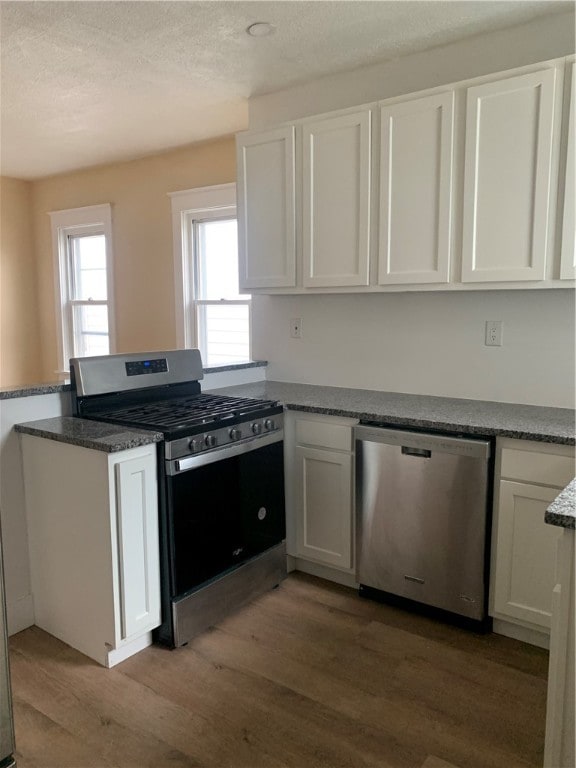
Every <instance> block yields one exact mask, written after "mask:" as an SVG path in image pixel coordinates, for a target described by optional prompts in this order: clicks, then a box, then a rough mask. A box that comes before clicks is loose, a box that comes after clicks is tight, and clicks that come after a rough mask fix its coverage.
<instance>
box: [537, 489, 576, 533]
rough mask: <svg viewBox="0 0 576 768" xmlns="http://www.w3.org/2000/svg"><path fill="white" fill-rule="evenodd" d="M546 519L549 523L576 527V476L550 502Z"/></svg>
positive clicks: (545, 515) (562, 526) (563, 526)
mask: <svg viewBox="0 0 576 768" xmlns="http://www.w3.org/2000/svg"><path fill="white" fill-rule="evenodd" d="M544 521H545V522H546V523H548V524H549V525H558V526H560V527H561V528H572V529H576V478H574V480H572V482H571V483H569V484H568V485H567V486H566V488H564V490H563V491H562V492H561V493H560V494H558V496H556V498H555V499H554V501H553V502H552V504H550V506H549V507H548V509H547V510H546V513H545V514H544Z"/></svg>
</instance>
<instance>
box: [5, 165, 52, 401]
mask: <svg viewBox="0 0 576 768" xmlns="http://www.w3.org/2000/svg"><path fill="white" fill-rule="evenodd" d="M31 195H32V185H31V183H30V182H27V181H20V180H19V179H10V178H7V177H2V178H1V179H0V386H3V387H7V386H11V385H12V384H33V383H35V382H37V381H41V380H42V361H41V357H40V343H39V334H38V314H37V305H38V297H37V280H36V265H35V260H34V243H33V237H32V219H31V208H30V201H31Z"/></svg>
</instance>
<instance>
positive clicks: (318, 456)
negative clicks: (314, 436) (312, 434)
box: [295, 445, 352, 568]
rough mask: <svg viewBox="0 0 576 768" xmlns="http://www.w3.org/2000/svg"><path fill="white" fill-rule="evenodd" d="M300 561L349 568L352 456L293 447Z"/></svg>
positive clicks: (350, 556) (350, 560)
mask: <svg viewBox="0 0 576 768" xmlns="http://www.w3.org/2000/svg"><path fill="white" fill-rule="evenodd" d="M295 481H296V488H297V494H298V499H299V508H298V513H299V514H298V521H297V529H296V530H297V534H296V535H297V539H296V546H297V552H298V555H299V556H300V557H308V558H311V559H312V560H317V561H318V562H321V563H325V564H326V565H335V566H337V567H338V568H351V567H352V515H351V503H352V487H351V486H352V456H351V454H349V453H336V452H335V451H325V450H320V449H318V448H307V447H303V446H300V445H298V446H296V477H295Z"/></svg>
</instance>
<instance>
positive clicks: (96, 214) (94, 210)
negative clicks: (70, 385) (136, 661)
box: [48, 203, 116, 377]
mask: <svg viewBox="0 0 576 768" xmlns="http://www.w3.org/2000/svg"><path fill="white" fill-rule="evenodd" d="M48 215H49V216H50V223H51V226H52V263H53V269H54V291H55V296H54V306H55V308H56V327H57V341H58V365H59V366H60V367H59V370H57V371H55V373H56V374H58V375H59V376H60V377H68V376H69V373H70V371H69V358H70V357H71V356H72V350H71V349H70V343H71V341H70V340H71V333H72V326H71V318H70V313H69V311H68V307H69V306H70V295H69V274H68V270H69V266H68V259H67V254H68V244H67V238H68V236H69V235H82V234H91V233H92V232H93V231H94V229H95V227H98V229H99V230H100V229H103V230H104V235H105V238H106V284H107V291H108V298H107V302H106V303H107V304H108V335H109V340H110V353H111V354H112V353H114V352H115V351H116V316H115V311H114V305H115V301H114V279H113V269H112V267H113V250H112V206H111V205H110V204H109V203H104V204H102V205H87V206H85V207H83V208H69V209H67V210H64V211H50V212H49V214H48Z"/></svg>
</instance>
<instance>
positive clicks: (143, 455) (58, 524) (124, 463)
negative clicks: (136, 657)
mask: <svg viewBox="0 0 576 768" xmlns="http://www.w3.org/2000/svg"><path fill="white" fill-rule="evenodd" d="M22 451H23V463H24V480H25V494H26V515H27V523H28V537H29V548H30V563H31V582H32V594H33V598H34V612H35V623H36V625H37V626H39V627H41V628H42V629H44V630H46V631H47V632H49V633H50V634H52V635H54V636H55V637H57V638H59V639H60V640H62V641H64V642H65V643H67V644H68V645H71V646H72V647H73V648H76V649H77V650H79V651H81V652H82V653H84V654H86V655H87V656H89V657H90V658H92V659H95V660H96V661H98V662H99V663H100V664H103V665H104V666H108V667H111V666H113V665H114V664H117V663H118V662H119V661H122V660H123V659H125V658H127V657H128V656H130V655H132V654H133V653H136V652H137V651H138V650H141V649H142V648H144V647H145V646H146V645H149V644H150V643H151V640H152V638H151V630H152V629H154V627H157V626H158V625H159V624H160V569H159V543H158V494H157V481H156V447H155V445H146V446H141V447H138V448H133V449H130V450H126V451H121V452H118V453H104V452H102V451H96V450H90V449H87V448H81V447H78V446H73V445H69V444H65V443H60V442H56V441H54V440H49V439H44V438H40V437H33V436H31V435H22Z"/></svg>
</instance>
